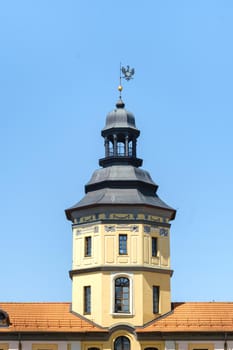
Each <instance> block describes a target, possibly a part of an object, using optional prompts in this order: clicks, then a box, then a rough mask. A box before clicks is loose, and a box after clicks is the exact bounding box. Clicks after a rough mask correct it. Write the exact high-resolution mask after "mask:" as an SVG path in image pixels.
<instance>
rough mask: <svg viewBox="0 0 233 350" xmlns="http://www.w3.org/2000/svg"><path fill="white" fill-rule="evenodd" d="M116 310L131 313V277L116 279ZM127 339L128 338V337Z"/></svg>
mask: <svg viewBox="0 0 233 350" xmlns="http://www.w3.org/2000/svg"><path fill="white" fill-rule="evenodd" d="M114 311H115V312H117V313H118V312H119V313H129V312H130V307H129V279H128V278H126V277H119V278H117V279H115V307H114ZM126 339H127V338H126Z"/></svg>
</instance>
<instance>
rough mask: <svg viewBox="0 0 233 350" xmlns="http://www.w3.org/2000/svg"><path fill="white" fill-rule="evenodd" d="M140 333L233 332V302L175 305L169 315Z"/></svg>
mask: <svg viewBox="0 0 233 350" xmlns="http://www.w3.org/2000/svg"><path fill="white" fill-rule="evenodd" d="M137 331H138V332H195V331H198V332H202V331H205V332H206V331H208V332H223V331H233V302H231V303H230V302H229V303H228V302H225V303H224V302H202V303H200V302H190V303H174V309H173V311H172V312H170V313H169V314H167V315H165V316H162V317H160V318H158V319H157V320H155V321H153V322H150V324H148V325H147V326H146V327H144V328H140V329H137Z"/></svg>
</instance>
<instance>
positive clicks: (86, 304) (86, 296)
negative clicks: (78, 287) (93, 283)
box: [84, 286, 91, 314]
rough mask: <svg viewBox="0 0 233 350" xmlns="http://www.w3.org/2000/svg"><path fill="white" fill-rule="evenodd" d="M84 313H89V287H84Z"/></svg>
mask: <svg viewBox="0 0 233 350" xmlns="http://www.w3.org/2000/svg"><path fill="white" fill-rule="evenodd" d="M84 313H85V314H90V313H91V287H90V286H87V287H84Z"/></svg>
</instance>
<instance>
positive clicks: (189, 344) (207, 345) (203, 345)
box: [165, 339, 233, 350]
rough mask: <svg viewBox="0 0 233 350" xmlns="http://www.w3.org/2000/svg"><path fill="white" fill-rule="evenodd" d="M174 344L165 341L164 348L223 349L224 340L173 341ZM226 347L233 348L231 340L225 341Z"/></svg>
mask: <svg viewBox="0 0 233 350" xmlns="http://www.w3.org/2000/svg"><path fill="white" fill-rule="evenodd" d="M174 346H175V347H171V342H170V341H169V342H165V350H192V349H208V350H224V340H222V341H217V340H213V341H211V340H208V341H193V340H192V339H190V340H189V341H188V340H186V341H182V340H178V341H174ZM227 349H228V350H233V341H232V340H231V341H227Z"/></svg>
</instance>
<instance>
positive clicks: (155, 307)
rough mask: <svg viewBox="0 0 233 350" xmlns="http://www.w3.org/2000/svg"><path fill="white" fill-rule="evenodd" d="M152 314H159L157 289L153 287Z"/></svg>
mask: <svg viewBox="0 0 233 350" xmlns="http://www.w3.org/2000/svg"><path fill="white" fill-rule="evenodd" d="M153 313H154V314H157V313H159V287H157V286H153Z"/></svg>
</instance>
